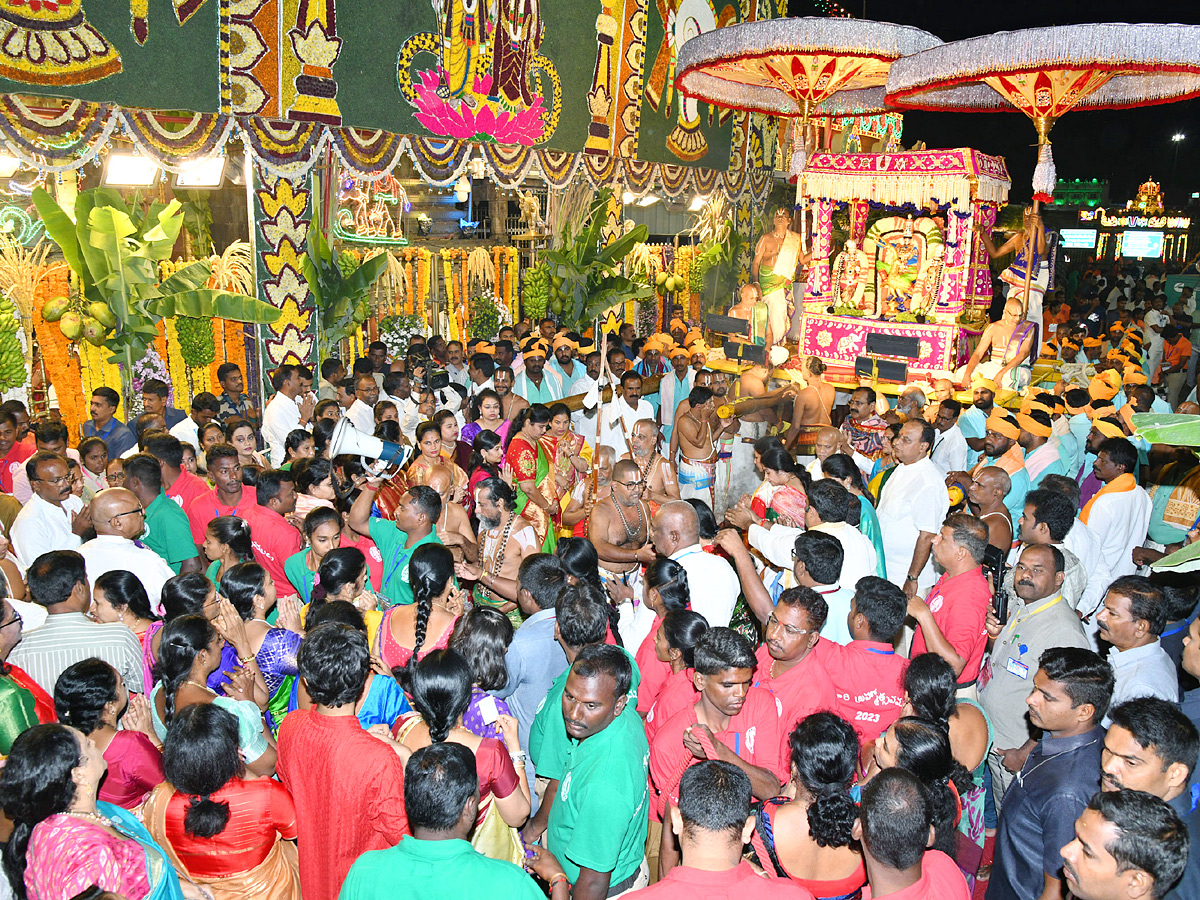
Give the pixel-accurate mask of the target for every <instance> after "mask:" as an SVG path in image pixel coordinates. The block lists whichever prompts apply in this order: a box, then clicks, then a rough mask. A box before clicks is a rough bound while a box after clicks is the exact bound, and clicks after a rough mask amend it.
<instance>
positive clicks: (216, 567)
mask: <svg viewBox="0 0 1200 900" xmlns="http://www.w3.org/2000/svg"><path fill="white" fill-rule="evenodd" d="M219 571H221V561H220V560H219V559H214V560H213V561H212V562H210V563H209V564H208V568H207V569H205V570H204V577H205V578H207V579H208V580H209V581H211V582H212V583H213V587H215V588H218V589H220V587H221V581H220V579H218V578H217V573H218V572H219Z"/></svg>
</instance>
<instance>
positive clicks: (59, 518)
mask: <svg viewBox="0 0 1200 900" xmlns="http://www.w3.org/2000/svg"><path fill="white" fill-rule="evenodd" d="M82 510H83V501H82V500H80V499H79V498H78V497H76V496H75V495H74V494H72V495H71V496H69V497H67V499H66V500H64V501H63V502H62V506H55V505H54V504H52V503H47V502H46V501H45V500H43V499H42V498H41V497H39V496H38V495H37V494H34V495H33V496H32V497H31V498H30V500H29V502H28V503H26V504H25V505H24V506H23V507H22V508H21V511H20V512H19V513H17V517H16V519H14V520H13V523H12V528H11V529H9V537H10V538H11V539H12V545H13V553H15V554H16V556H17V562H19V563H20V564H21V568H23V569H28V568H29V567H30V566H31V565H33V561H34V560H35V559H37V558H38V557H39V556H41V555H42V554H43V553H49V552H50V551H51V550H78V549H79V545H80V543H82V542H81V540H80V538H79V535H77V534H75V532H73V531H71V517H72V515H74V514H77V513H79V512H80V511H82ZM172 574H174V573H172Z"/></svg>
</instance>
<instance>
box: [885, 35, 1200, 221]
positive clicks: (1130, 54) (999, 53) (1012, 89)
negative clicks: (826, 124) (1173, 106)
mask: <svg viewBox="0 0 1200 900" xmlns="http://www.w3.org/2000/svg"><path fill="white" fill-rule="evenodd" d="M1195 96H1200V25H1126V24H1119V23H1118V24H1099V25H1056V26H1053V27H1050V28H1029V29H1025V30H1023V31H1001V32H997V33H996V34H987V35H981V36H980V37H974V38H969V39H967V40H964V41H954V42H953V43H949V44H941V45H939V46H936V47H932V48H930V49H928V50H924V51H922V52H920V53H916V54H914V55H912V56H908V57H907V58H905V59H901V60H898V61H897V62H896V64H895V65H893V66H892V68H891V71H890V72H889V73H888V79H887V101H888V103H889V104H890V105H892V106H896V107H900V108H903V109H924V110H946V111H951V112H996V111H1000V110H1012V109H1017V110H1020V111H1021V112H1023V113H1025V114H1026V115H1027V116H1029V117H1030V118H1031V119H1032V120H1033V124H1034V127H1035V128H1036V129H1037V135H1038V163H1037V168H1035V169H1034V174H1033V189H1034V195H1033V197H1034V209H1035V210H1036V209H1037V205H1038V202H1039V201H1047V202H1049V201H1050V200H1051V199H1052V197H1053V194H1054V182H1055V173H1054V158H1053V156H1052V154H1051V152H1050V129H1051V128H1052V127H1053V126H1054V123H1055V121H1056V120H1057V119H1058V118H1059V117H1060V116H1062V115H1063V114H1065V113H1066V112H1067V111H1069V110H1071V109H1127V108H1131V107H1135V106H1148V105H1152V104H1155V103H1170V102H1171V101H1173V100H1186V99H1188V98H1189V97H1195Z"/></svg>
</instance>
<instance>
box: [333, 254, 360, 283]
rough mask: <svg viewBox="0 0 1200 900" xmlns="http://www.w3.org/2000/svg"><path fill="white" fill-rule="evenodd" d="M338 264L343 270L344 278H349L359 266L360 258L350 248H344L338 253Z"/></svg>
mask: <svg viewBox="0 0 1200 900" xmlns="http://www.w3.org/2000/svg"><path fill="white" fill-rule="evenodd" d="M337 264H338V268H339V269H341V270H342V277H343V278H349V277H350V276H351V275H353V274H354V270H355V269H357V268H358V260H357V259H356V258H355V256H354V254H353V253H351V252H350V251H349V250H343V251H342V252H341V253H339V254H338V259H337Z"/></svg>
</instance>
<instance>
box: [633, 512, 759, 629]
mask: <svg viewBox="0 0 1200 900" xmlns="http://www.w3.org/2000/svg"><path fill="white" fill-rule="evenodd" d="M651 541H652V543H653V547H652V549H651V552H650V558H651V559H653V558H654V553H655V552H657V553H660V554H662V555H663V556H667V557H670V558H671V559H673V560H675V561H676V562H677V563H679V564H680V565H681V566H683V568H684V570H685V571H686V572H687V575H688V588H689V590H690V592H691V602H692V609H693V610H695V611H696V612H698V613H700V615H702V616H704V618H705V619H706V620H707V621H708V624H709V625H710V626H712V627H716V626H718V625H728V624H729V619H730V617H731V616H732V615H733V607H734V605H735V604H736V603H737V598H738V594H739V593H740V592H741V582H740V581H738V575H737V571H736V570H735V569H734V568H733V566H731V565H730V564H729V562H728V560H726V559H725V557H723V556H717V555H715V554H713V553H705V552H704V548H703V547H701V546H700V519H699V517H697V515H696V510H695V508H694V507H693V506H692V505H691V504H690V503H688V502H687V501H686V500H673V501H671V502H670V503H664V504H663V505H662V508H661V509H659V511H658V512H656V513H655V514H654V526H653V528H652V530H651Z"/></svg>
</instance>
